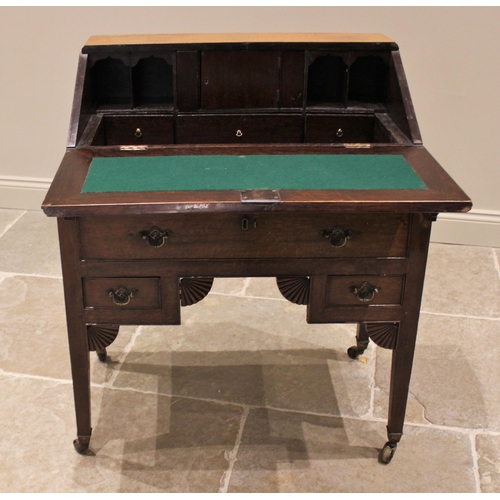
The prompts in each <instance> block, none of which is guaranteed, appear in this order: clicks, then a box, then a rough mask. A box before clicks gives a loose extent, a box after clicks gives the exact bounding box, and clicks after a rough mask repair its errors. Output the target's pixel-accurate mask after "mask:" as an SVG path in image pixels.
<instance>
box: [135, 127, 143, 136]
mask: <svg viewBox="0 0 500 500" xmlns="http://www.w3.org/2000/svg"><path fill="white" fill-rule="evenodd" d="M135 136H136V137H142V131H141V129H140V128H139V127H137V128H136V129H135Z"/></svg>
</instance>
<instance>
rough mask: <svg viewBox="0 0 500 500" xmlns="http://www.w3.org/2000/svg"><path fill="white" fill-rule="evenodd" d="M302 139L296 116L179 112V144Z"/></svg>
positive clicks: (291, 140) (278, 141)
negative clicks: (192, 113)
mask: <svg viewBox="0 0 500 500" xmlns="http://www.w3.org/2000/svg"><path fill="white" fill-rule="evenodd" d="M301 141H302V117H301V116H300V115H284V114H279V115H278V114H276V115H179V116H178V119H177V142H178V143H179V144H245V143H292V142H301Z"/></svg>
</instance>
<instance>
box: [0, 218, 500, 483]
mask: <svg viewBox="0 0 500 500" xmlns="http://www.w3.org/2000/svg"><path fill="white" fill-rule="evenodd" d="M499 261H500V250H497V249H491V248H483V247H466V246H451V245H441V244H432V245H431V249H430V256H429V263H428V269H427V276H426V285H425V290H424V300H423V306H422V314H421V321H420V329H419V337H418V341H417V350H416V356H415V363H414V371H413V377H412V383H411V387H410V391H411V395H410V400H409V405H408V411H407V420H406V425H405V434H404V436H403V439H402V441H401V443H400V445H399V447H398V450H397V453H396V455H395V457H394V459H393V461H392V462H391V464H389V465H388V466H384V465H381V464H379V463H378V462H377V454H378V449H379V448H380V447H381V446H382V445H383V444H384V442H385V440H386V434H385V425H386V414H387V402H388V379H389V369H390V352H389V351H386V350H384V349H381V348H378V347H376V346H374V345H373V344H371V345H370V347H369V348H368V350H367V351H366V352H365V353H364V355H363V356H362V357H361V358H360V359H359V360H351V359H350V358H349V357H348V356H347V355H346V349H347V348H348V347H349V346H351V345H353V343H354V336H355V327H354V325H307V324H306V320H305V308H304V307H302V306H296V305H294V304H291V303H289V302H288V301H286V300H285V299H283V298H282V297H281V295H280V294H279V292H278V290H277V288H276V285H275V281H274V280H272V279H258V280H257V279H232V280H230V279H226V280H216V281H215V284H214V288H213V290H212V292H211V293H210V294H209V296H208V297H207V298H206V299H204V300H203V301H202V302H200V303H199V304H196V305H194V306H191V307H187V308H183V310H182V321H183V324H182V326H172V327H169V326H162V327H151V326H148V327H130V326H129V327H123V328H122V329H121V330H120V334H119V336H118V338H117V339H116V341H115V342H114V343H113V344H112V345H111V346H110V347H109V348H108V354H109V357H110V360H109V361H108V362H107V363H100V362H99V361H98V360H97V357H96V356H95V355H94V354H92V358H91V359H92V383H93V385H92V404H93V436H92V441H91V449H92V454H91V455H89V456H80V455H78V454H77V453H76V452H75V451H74V449H73V446H72V440H73V439H74V437H75V422H74V409H73V399H72V389H71V377H70V365H69V356H68V346H67V340H66V329H65V315H64V304H63V294H62V280H61V271H60V261H59V251H58V244H57V233H56V221H55V220H54V219H49V218H47V217H45V216H44V215H43V214H42V213H41V212H32V211H27V212H25V211H16V210H0V398H1V404H0V425H1V429H2V433H1V437H0V492H4V493H5V492H500V369H499V368H498V358H497V354H498V348H497V340H498V339H499V338H500V267H499Z"/></svg>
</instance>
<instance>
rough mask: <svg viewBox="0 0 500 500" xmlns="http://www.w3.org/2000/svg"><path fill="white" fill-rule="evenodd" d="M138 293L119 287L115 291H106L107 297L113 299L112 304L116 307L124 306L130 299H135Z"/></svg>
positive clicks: (134, 290)
mask: <svg viewBox="0 0 500 500" xmlns="http://www.w3.org/2000/svg"><path fill="white" fill-rule="evenodd" d="M138 293H139V290H137V289H135V288H131V289H130V290H129V289H127V287H125V286H123V285H120V286H119V287H118V288H117V289H116V290H113V289H110V290H108V295H109V296H110V297H111V298H112V299H113V302H114V303H115V304H116V305H117V306H126V305H127V304H128V303H129V302H130V299H131V298H132V297H135V296H136V295H137V294H138Z"/></svg>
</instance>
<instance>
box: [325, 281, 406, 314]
mask: <svg viewBox="0 0 500 500" xmlns="http://www.w3.org/2000/svg"><path fill="white" fill-rule="evenodd" d="M403 284H404V276H372V275H369V276H368V275H363V276H361V275H360V276H356V275H353V276H328V277H327V280H326V294H325V306H326V307H332V306H366V305H375V306H377V305H393V306H399V305H401V304H402V298H403Z"/></svg>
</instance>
